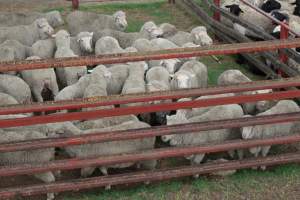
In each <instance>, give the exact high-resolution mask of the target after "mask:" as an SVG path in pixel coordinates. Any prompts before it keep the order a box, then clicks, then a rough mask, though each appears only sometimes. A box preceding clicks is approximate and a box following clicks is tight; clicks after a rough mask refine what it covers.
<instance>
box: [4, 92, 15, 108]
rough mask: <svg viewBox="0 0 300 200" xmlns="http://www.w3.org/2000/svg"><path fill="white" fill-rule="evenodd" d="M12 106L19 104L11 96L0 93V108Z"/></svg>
mask: <svg viewBox="0 0 300 200" xmlns="http://www.w3.org/2000/svg"><path fill="white" fill-rule="evenodd" d="M13 104H19V103H18V101H17V100H16V99H15V98H14V97H12V96H11V95H9V94H5V93H2V92H0V105H1V106H4V105H13Z"/></svg>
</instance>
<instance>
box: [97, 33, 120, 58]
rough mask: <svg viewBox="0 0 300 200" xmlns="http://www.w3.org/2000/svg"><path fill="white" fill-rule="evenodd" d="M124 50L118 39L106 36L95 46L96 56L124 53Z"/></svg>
mask: <svg viewBox="0 0 300 200" xmlns="http://www.w3.org/2000/svg"><path fill="white" fill-rule="evenodd" d="M124 52H125V51H124V49H122V48H121V47H120V44H119V42H118V40H117V39H115V38H113V37H110V36H105V37H102V38H100V39H99V40H98V41H97V42H96V45H95V54H96V55H100V54H113V53H124Z"/></svg>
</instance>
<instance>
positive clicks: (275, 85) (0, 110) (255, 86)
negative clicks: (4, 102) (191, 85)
mask: <svg viewBox="0 0 300 200" xmlns="http://www.w3.org/2000/svg"><path fill="white" fill-rule="evenodd" d="M296 86H300V79H299V78H289V79H278V80H271V81H257V82H249V83H242V84H239V85H231V86H223V87H209V88H205V89H204V88H197V89H187V90H177V91H163V92H152V93H144V94H130V95H114V96H103V97H92V98H87V99H77V100H73V101H56V102H44V103H33V104H25V105H23V104H18V105H8V106H3V107H1V106H0V115H8V114H18V113H31V112H43V111H56V110H68V109H78V108H88V107H99V106H108V105H119V104H128V103H136V102H151V101H157V100H167V99H180V98H186V97H199V96H206V95H215V94H225V93H238V92H247V91H255V90H264V89H280V88H289V87H296Z"/></svg>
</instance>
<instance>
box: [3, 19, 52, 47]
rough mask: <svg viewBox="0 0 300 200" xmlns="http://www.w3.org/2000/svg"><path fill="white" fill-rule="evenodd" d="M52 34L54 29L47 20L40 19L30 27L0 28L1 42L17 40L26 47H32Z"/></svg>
mask: <svg viewBox="0 0 300 200" xmlns="http://www.w3.org/2000/svg"><path fill="white" fill-rule="evenodd" d="M52 34H53V28H52V27H51V26H50V25H49V23H48V22H47V20H46V19H45V18H40V19H37V20H35V21H34V22H33V23H32V24H30V25H21V26H11V27H0V42H1V43H2V42H4V41H6V40H17V41H19V42H20V43H22V44H24V45H27V46H32V44H33V43H34V42H36V41H38V40H43V39H47V38H48V37H49V36H50V35H52Z"/></svg>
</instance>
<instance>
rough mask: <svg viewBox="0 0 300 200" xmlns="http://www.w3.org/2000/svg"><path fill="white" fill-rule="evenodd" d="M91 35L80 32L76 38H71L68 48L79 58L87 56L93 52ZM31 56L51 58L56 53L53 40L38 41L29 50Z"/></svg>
mask: <svg viewBox="0 0 300 200" xmlns="http://www.w3.org/2000/svg"><path fill="white" fill-rule="evenodd" d="M92 39H93V33H90V32H80V33H78V35H77V36H76V37H71V39H70V40H71V43H70V48H71V49H72V50H73V52H74V54H76V55H79V56H85V55H89V54H91V53H92V52H93V46H92ZM31 51H32V53H31V54H32V55H33V56H38V57H40V58H44V59H45V58H53V57H54V53H55V51H56V44H55V40H54V39H46V40H38V41H36V42H35V43H34V44H33V45H32V48H31Z"/></svg>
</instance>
